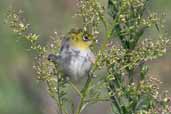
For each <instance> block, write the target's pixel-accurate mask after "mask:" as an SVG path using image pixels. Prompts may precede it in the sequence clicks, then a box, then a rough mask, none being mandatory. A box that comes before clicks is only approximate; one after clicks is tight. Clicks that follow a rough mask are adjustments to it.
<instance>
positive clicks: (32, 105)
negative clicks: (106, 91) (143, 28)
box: [0, 0, 171, 114]
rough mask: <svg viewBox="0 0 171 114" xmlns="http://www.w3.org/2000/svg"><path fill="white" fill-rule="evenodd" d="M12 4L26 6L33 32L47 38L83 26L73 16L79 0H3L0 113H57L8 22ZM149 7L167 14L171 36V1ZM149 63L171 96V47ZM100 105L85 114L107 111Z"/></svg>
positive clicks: (0, 1) (155, 2)
mask: <svg viewBox="0 0 171 114" xmlns="http://www.w3.org/2000/svg"><path fill="white" fill-rule="evenodd" d="M104 1H105V0H104ZM106 1H107V0H106ZM11 6H13V7H14V8H17V9H22V10H23V11H24V15H25V18H26V20H27V22H28V23H30V24H31V26H32V31H34V32H35V33H37V34H40V35H41V38H42V41H47V40H48V38H49V36H50V35H51V34H53V32H54V31H58V32H63V33H65V32H67V31H69V30H70V28H71V27H73V26H75V25H79V21H78V19H76V18H72V16H73V14H74V12H75V11H76V0H0V114H57V111H56V105H55V102H54V101H53V100H52V99H51V98H50V97H49V96H48V94H47V91H46V89H45V87H44V86H43V84H42V83H37V81H36V76H35V73H34V71H33V69H32V63H33V62H32V61H33V58H32V56H30V52H27V50H26V49H27V45H25V43H24V42H19V41H17V36H16V34H14V33H12V32H10V29H9V28H8V26H7V25H6V24H4V20H5V16H6V13H7V11H8V9H9V8H10V7H11ZM149 8H151V9H152V10H154V11H158V12H159V13H162V12H164V13H165V14H166V17H165V20H166V23H165V30H166V31H167V32H168V36H169V37H170V35H171V32H170V31H171V0H153V1H152V3H151V5H150V7H149ZM149 64H150V68H151V70H150V75H152V76H157V77H158V78H159V79H160V80H161V81H162V82H163V83H162V84H161V88H162V90H169V93H170V95H171V76H170V74H171V50H170V49H169V50H168V52H167V54H166V55H165V56H163V57H161V58H159V59H157V60H154V61H150V62H149ZM99 107H101V108H99V110H93V111H91V110H89V111H86V112H85V114H90V113H91V114H95V113H97V114H105V110H107V108H106V107H104V106H99ZM96 108H98V107H96Z"/></svg>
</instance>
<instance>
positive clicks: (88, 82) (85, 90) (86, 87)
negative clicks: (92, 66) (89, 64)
mask: <svg viewBox="0 0 171 114" xmlns="http://www.w3.org/2000/svg"><path fill="white" fill-rule="evenodd" d="M91 80H92V77H91V76H90V75H89V76H88V79H87V82H86V84H85V86H84V88H83V89H82V91H81V94H82V95H81V99H80V103H79V105H78V109H77V112H76V114H80V112H81V109H82V107H83V105H84V100H85V97H86V95H87V90H88V88H89V85H90V83H91Z"/></svg>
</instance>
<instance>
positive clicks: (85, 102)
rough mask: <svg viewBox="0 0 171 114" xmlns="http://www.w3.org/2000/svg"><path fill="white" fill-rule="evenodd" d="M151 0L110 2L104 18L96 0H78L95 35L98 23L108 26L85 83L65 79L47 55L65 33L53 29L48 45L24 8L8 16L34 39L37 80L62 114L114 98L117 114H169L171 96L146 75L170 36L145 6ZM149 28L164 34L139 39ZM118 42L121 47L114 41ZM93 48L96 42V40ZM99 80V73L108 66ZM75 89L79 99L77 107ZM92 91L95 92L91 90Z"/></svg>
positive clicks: (13, 25) (20, 31)
mask: <svg viewBox="0 0 171 114" xmlns="http://www.w3.org/2000/svg"><path fill="white" fill-rule="evenodd" d="M149 2H150V0H108V8H107V9H108V12H109V15H110V16H111V20H108V19H107V18H106V17H105V16H104V13H105V8H103V7H102V6H101V5H100V3H99V2H98V1H97V0H79V1H78V6H79V9H80V10H79V12H77V14H76V16H79V17H81V18H82V19H83V28H84V30H86V31H89V32H90V33H92V34H93V35H95V36H96V35H97V33H99V32H100V31H99V29H98V27H99V24H103V25H104V27H105V30H106V31H105V33H106V36H105V38H104V40H103V42H102V44H101V47H100V49H99V51H96V53H97V55H96V56H97V57H96V58H97V59H96V64H95V65H94V66H93V68H92V70H91V72H90V73H89V76H87V81H86V82H85V85H84V86H83V87H79V86H78V85H76V84H74V83H73V82H71V81H70V80H66V79H65V78H64V76H63V73H62V72H60V71H59V70H58V67H57V66H56V65H54V64H53V63H52V62H49V61H48V60H47V56H48V54H49V53H58V52H59V47H60V44H61V40H62V37H63V36H62V35H59V34H57V33H56V32H55V34H54V35H53V36H51V41H50V43H48V44H47V46H41V45H40V44H39V42H38V40H39V35H36V34H34V33H31V32H30V26H29V24H25V20H23V19H22V18H21V17H22V16H21V15H22V12H21V11H19V12H18V11H15V10H11V11H10V13H9V14H8V17H7V22H8V23H9V25H10V27H11V28H12V30H13V31H14V32H15V33H17V34H18V35H19V37H20V38H24V39H25V40H26V41H28V42H29V43H30V46H31V47H30V48H31V49H34V50H36V52H37V53H38V54H36V57H35V65H34V69H35V71H36V73H37V75H38V80H41V81H44V82H46V84H47V88H48V90H49V94H50V95H51V96H52V97H53V98H54V99H55V101H56V103H57V105H58V107H59V110H60V113H61V114H63V113H64V114H70V113H71V114H80V113H81V112H82V111H83V110H84V109H85V108H86V107H87V106H89V105H90V104H94V103H98V102H100V101H108V102H111V104H112V105H111V107H112V112H113V113H114V114H168V113H169V112H170V103H171V101H170V99H169V98H168V96H167V93H166V92H164V94H159V83H160V81H158V80H156V79H155V78H153V77H151V76H148V69H149V68H148V66H147V65H146V64H145V62H146V61H148V60H153V59H156V58H158V57H160V56H162V55H163V54H164V53H165V52H166V46H167V44H168V42H169V41H168V39H167V38H165V35H163V34H162V32H161V31H160V28H159V21H160V19H159V18H158V16H157V14H156V13H151V12H150V13H149V11H148V10H147V9H146V8H147V5H148V3H149ZM149 28H155V29H156V31H157V32H158V33H159V34H158V35H156V36H160V37H159V38H158V39H157V41H153V39H151V38H145V39H143V40H141V37H142V36H143V34H144V33H145V31H146V30H149V31H150V29H149ZM114 38H118V39H119V40H120V44H121V45H120V46H115V45H114V44H113V43H112V42H113V41H114ZM94 46H95V44H94ZM104 69H105V73H104V74H103V76H101V77H100V78H99V77H98V76H96V75H98V72H100V70H104ZM71 92H75V93H76V94H77V95H78V96H79V97H80V100H79V103H78V105H77V106H75V104H74V102H73V99H72V98H71V96H70V94H71ZM92 92H93V93H92Z"/></svg>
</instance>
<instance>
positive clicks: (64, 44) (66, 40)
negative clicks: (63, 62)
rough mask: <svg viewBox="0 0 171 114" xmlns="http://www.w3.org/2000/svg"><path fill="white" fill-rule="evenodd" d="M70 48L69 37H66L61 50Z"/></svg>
mask: <svg viewBox="0 0 171 114" xmlns="http://www.w3.org/2000/svg"><path fill="white" fill-rule="evenodd" d="M68 48H69V39H68V38H64V39H63V40H62V43H61V48H60V52H62V51H63V49H68Z"/></svg>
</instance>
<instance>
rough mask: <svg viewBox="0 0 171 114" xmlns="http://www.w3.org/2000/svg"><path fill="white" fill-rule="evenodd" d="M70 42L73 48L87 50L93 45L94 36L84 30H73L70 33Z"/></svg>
mask: <svg viewBox="0 0 171 114" xmlns="http://www.w3.org/2000/svg"><path fill="white" fill-rule="evenodd" d="M69 40H70V45H71V46H72V47H75V48H78V49H81V50H85V49H88V48H89V47H90V45H91V44H92V43H93V40H94V37H93V35H92V34H89V33H88V32H85V31H83V30H82V29H77V30H76V29H72V30H71V32H69Z"/></svg>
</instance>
